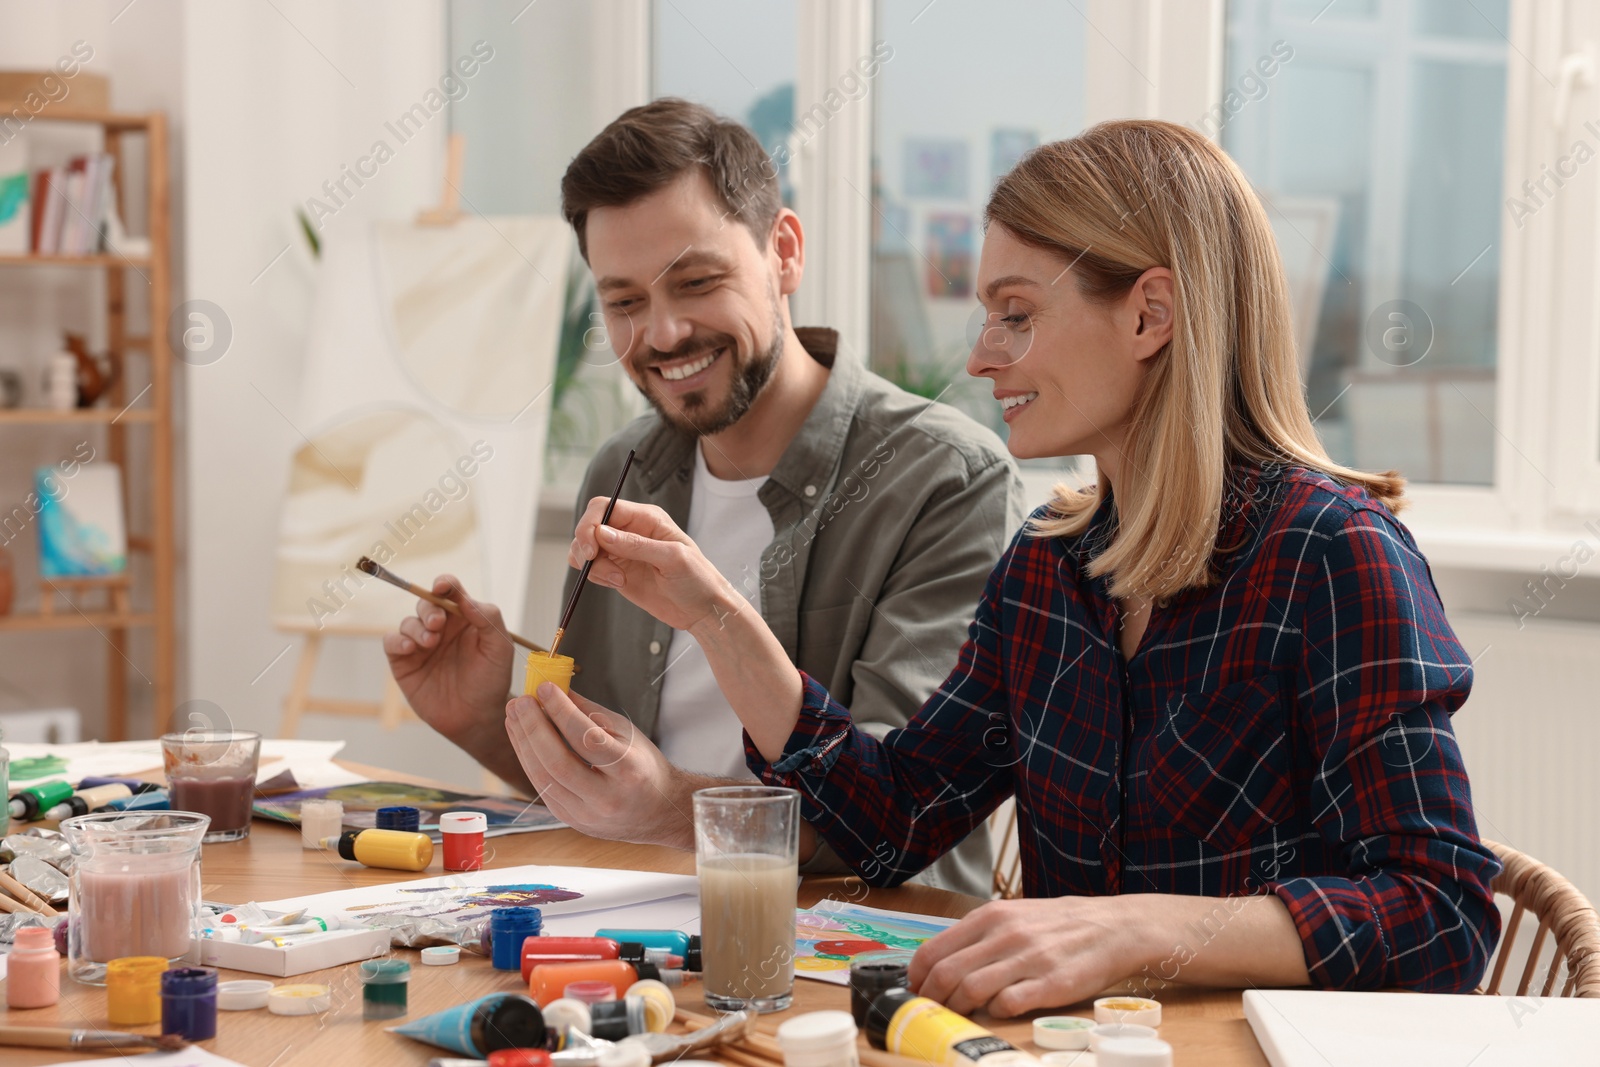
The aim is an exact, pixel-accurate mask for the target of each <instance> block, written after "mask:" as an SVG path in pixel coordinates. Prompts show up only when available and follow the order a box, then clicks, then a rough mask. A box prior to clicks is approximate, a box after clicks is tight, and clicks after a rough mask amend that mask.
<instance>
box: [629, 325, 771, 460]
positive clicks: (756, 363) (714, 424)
mask: <svg viewBox="0 0 1600 1067" xmlns="http://www.w3.org/2000/svg"><path fill="white" fill-rule="evenodd" d="M783 342H784V336H783V316H782V315H781V314H780V313H779V311H778V302H777V301H776V300H774V301H773V302H772V343H771V344H770V345H768V346H767V348H766V351H764V352H758V353H756V354H754V355H753V356H752V357H751V358H750V362H748V363H746V364H745V365H744V366H742V367H735V368H734V373H733V381H732V382H731V383H730V385H729V387H728V397H727V400H726V401H725V402H724V403H723V404H722V406H721V407H720V408H718V409H712V408H711V407H709V406H708V405H707V403H706V396H705V391H704V390H695V391H694V392H692V393H685V394H684V395H683V396H681V397H674V396H657V395H656V392H655V390H654V389H651V388H649V387H648V385H646V386H643V387H641V389H640V391H641V392H642V393H644V397H645V399H646V400H648V401H650V405H651V406H652V407H654V408H655V409H656V411H657V412H658V413H659V414H660V415H661V417H662V418H663V419H665V420H666V421H667V423H668V424H670V425H671V426H673V427H675V428H677V429H678V430H680V431H682V432H683V433H686V434H689V435H690V436H700V437H709V436H710V435H712V434H716V433H721V432H722V431H723V430H726V429H727V428H728V427H730V426H732V425H733V424H734V423H736V422H738V421H739V420H740V419H742V418H744V416H745V413H746V412H748V411H749V410H750V407H751V405H752V404H754V403H755V402H756V397H757V396H758V395H760V393H761V390H762V388H763V387H765V386H766V384H767V381H768V380H769V379H770V378H771V377H772V371H773V369H774V368H776V367H777V365H778V359H779V357H781V356H782V355H783ZM719 348H725V349H727V351H726V352H725V353H724V356H725V358H727V359H731V360H733V361H734V362H735V363H737V362H738V360H739V344H738V342H737V341H735V340H734V339H733V338H732V337H731V336H729V335H728V334H713V335H711V336H710V337H698V338H697V337H691V338H689V339H688V340H687V341H685V342H684V343H683V344H681V345H679V346H678V347H677V348H675V349H673V350H672V351H671V352H652V353H651V354H650V356H649V358H648V360H647V362H646V363H645V370H644V373H645V374H647V375H648V374H649V373H650V368H651V367H653V366H654V365H655V364H657V363H660V362H665V361H667V360H673V359H682V358H683V357H685V356H691V355H696V354H700V353H705V352H715V351H716V350H717V349H719Z"/></svg>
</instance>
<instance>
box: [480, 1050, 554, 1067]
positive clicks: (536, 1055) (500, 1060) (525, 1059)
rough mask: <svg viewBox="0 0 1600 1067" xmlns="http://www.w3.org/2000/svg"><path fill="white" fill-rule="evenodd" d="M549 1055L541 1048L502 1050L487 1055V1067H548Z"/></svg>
mask: <svg viewBox="0 0 1600 1067" xmlns="http://www.w3.org/2000/svg"><path fill="white" fill-rule="evenodd" d="M550 1063H551V1060H550V1053H548V1052H546V1051H545V1050H544V1049H542V1048H502V1049H496V1050H495V1051H493V1052H491V1053H489V1067H550Z"/></svg>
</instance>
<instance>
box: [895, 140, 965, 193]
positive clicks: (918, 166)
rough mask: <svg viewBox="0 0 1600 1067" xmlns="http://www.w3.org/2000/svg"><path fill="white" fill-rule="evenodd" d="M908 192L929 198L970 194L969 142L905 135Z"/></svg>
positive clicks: (906, 185) (906, 184)
mask: <svg viewBox="0 0 1600 1067" xmlns="http://www.w3.org/2000/svg"><path fill="white" fill-rule="evenodd" d="M905 145H906V170H905V187H906V196H908V197H911V196H916V197H922V198H923V199H927V200H965V199H966V198H967V142H965V141H957V140H948V139H934V138H921V137H908V138H906V142H905Z"/></svg>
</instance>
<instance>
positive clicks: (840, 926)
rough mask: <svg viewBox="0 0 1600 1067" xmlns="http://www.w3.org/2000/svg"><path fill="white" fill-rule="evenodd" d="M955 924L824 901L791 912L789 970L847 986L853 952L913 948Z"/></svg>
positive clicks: (820, 980)
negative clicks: (792, 951) (791, 961)
mask: <svg viewBox="0 0 1600 1067" xmlns="http://www.w3.org/2000/svg"><path fill="white" fill-rule="evenodd" d="M955 922H956V920H954V919H938V918H934V917H932V916H929V915H912V914H910V913H908V912H900V911H885V910H884V909H882V908H869V907H866V906H865V905H862V904H851V903H849V902H847V901H838V900H824V901H822V902H821V903H819V904H818V905H817V906H816V907H814V908H804V909H801V910H800V911H799V912H797V913H796V915H795V957H794V973H795V975H796V976H797V977H799V978H815V979H816V980H817V981H819V982H831V983H833V984H834V985H849V984H850V958H851V957H852V956H859V955H861V954H862V953H863V952H881V951H883V950H884V949H891V948H893V949H906V950H915V949H917V948H919V947H920V946H921V945H922V943H923V942H924V941H926V940H928V938H930V937H933V936H934V935H935V934H937V933H939V932H940V931H942V930H946V929H949V928H950V927H951V926H954V925H955Z"/></svg>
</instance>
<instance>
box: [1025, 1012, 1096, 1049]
mask: <svg viewBox="0 0 1600 1067" xmlns="http://www.w3.org/2000/svg"><path fill="white" fill-rule="evenodd" d="M1094 1028H1095V1023H1094V1020H1092V1019H1085V1018H1083V1017H1082V1016H1080V1015H1046V1016H1044V1017H1043V1018H1040V1019H1035V1020H1033V1043H1034V1044H1035V1045H1038V1046H1039V1047H1040V1048H1055V1049H1085V1048H1088V1047H1089V1031H1091V1030H1093V1029H1094Z"/></svg>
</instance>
